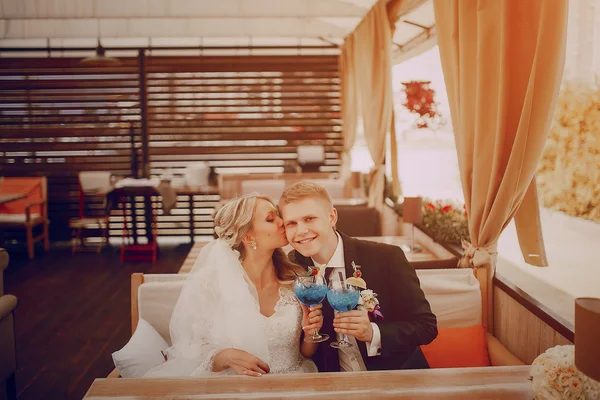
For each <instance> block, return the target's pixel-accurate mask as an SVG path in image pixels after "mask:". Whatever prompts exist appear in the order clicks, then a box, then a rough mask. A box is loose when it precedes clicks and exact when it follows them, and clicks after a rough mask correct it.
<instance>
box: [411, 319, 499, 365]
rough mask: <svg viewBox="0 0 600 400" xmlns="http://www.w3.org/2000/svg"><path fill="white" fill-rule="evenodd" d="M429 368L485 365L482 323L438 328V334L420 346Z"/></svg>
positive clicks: (485, 348) (485, 356) (487, 359)
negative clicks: (463, 326)
mask: <svg viewBox="0 0 600 400" xmlns="http://www.w3.org/2000/svg"><path fill="white" fill-rule="evenodd" d="M421 350H423V353H424V354H425V358H426V359H427V362H428V363H429V366H430V367H431V368H461V367H487V366H490V365H491V364H490V358H489V356H488V351H487V341H486V338H485V329H484V327H483V326H482V325H475V326H468V327H465V328H440V329H439V330H438V336H437V338H435V340H434V341H433V342H431V343H429V344H428V345H425V346H421Z"/></svg>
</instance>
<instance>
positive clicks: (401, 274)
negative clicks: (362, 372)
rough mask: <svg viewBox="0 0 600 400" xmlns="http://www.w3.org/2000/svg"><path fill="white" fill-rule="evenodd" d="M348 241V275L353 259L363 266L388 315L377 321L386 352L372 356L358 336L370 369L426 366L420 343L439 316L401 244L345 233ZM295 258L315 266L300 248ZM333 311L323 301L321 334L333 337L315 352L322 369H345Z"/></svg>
mask: <svg viewBox="0 0 600 400" xmlns="http://www.w3.org/2000/svg"><path fill="white" fill-rule="evenodd" d="M340 235H341V237H342V240H343V244H344V263H345V264H346V265H345V268H346V277H350V276H352V273H353V272H354V270H353V268H352V265H351V264H352V261H354V262H355V264H358V265H360V266H361V272H362V278H363V279H364V280H365V281H366V282H367V288H368V289H371V290H373V291H374V292H375V293H377V299H378V300H379V305H380V307H381V312H382V314H383V316H384V319H383V320H381V319H380V318H378V319H376V320H372V321H373V322H375V323H376V324H377V326H378V327H379V331H380V332H381V355H378V356H373V357H368V356H367V348H366V345H365V343H364V342H361V341H359V340H357V341H356V342H357V343H358V347H359V349H360V353H361V354H362V357H363V360H364V362H365V365H366V367H367V369H368V370H387V369H410V368H423V367H424V368H426V367H427V363H426V361H425V359H424V357H423V354H422V352H421V349H420V348H419V346H420V345H423V344H428V343H430V342H431V341H432V340H433V339H435V337H436V336H437V320H436V317H435V315H434V314H433V313H432V312H431V308H430V306H429V302H428V301H427V300H426V299H425V295H424V294H423V291H422V290H421V286H420V283H419V278H418V277H417V274H416V273H415V270H414V268H413V267H412V266H411V265H410V264H409V262H408V260H407V259H406V256H405V255H404V252H403V251H402V250H401V249H400V248H399V247H398V246H392V245H387V244H382V243H376V242H371V241H367V240H360V239H355V238H351V237H349V236H346V235H344V234H343V233H341V232H340ZM289 258H290V260H292V261H293V262H295V263H297V264H299V265H301V266H303V267H308V266H312V265H313V262H312V259H311V258H310V257H304V256H303V255H302V254H300V253H298V252H297V251H295V250H292V251H291V252H290V253H289ZM333 315H334V314H333V309H332V308H331V306H330V305H329V304H328V303H327V299H325V301H324V302H323V316H324V323H323V328H322V329H321V332H324V333H327V334H329V336H330V339H329V341H327V342H324V343H321V344H320V345H319V349H318V350H317V352H316V353H315V355H314V356H313V360H314V361H315V363H316V364H317V367H318V368H319V371H321V372H335V371H339V370H340V363H339V358H338V351H337V350H336V349H334V348H332V347H331V346H329V342H331V341H332V340H335V337H336V333H335V331H334V330H333V324H332V323H333Z"/></svg>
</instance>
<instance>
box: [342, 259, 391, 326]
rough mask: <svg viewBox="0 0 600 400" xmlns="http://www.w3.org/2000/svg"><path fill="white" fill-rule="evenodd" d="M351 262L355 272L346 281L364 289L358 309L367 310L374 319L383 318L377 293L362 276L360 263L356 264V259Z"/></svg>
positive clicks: (359, 299) (361, 292)
mask: <svg viewBox="0 0 600 400" xmlns="http://www.w3.org/2000/svg"><path fill="white" fill-rule="evenodd" d="M351 264H352V268H353V269H354V272H353V273H352V277H350V278H348V279H346V283H347V284H349V285H352V286H356V287H358V288H360V289H362V290H361V291H360V297H359V298H358V309H359V310H366V311H367V312H368V313H369V314H371V315H372V316H373V318H374V319H375V318H381V319H383V314H382V313H381V311H380V307H379V300H377V293H375V292H373V291H372V290H370V289H367V282H365V280H364V279H363V278H362V272H361V271H360V265H357V264H355V263H354V261H352V263H351Z"/></svg>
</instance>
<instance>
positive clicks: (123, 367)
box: [112, 318, 169, 378]
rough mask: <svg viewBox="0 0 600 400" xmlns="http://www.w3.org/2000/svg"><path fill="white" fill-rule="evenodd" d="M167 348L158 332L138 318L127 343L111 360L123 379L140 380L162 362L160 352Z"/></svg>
mask: <svg viewBox="0 0 600 400" xmlns="http://www.w3.org/2000/svg"><path fill="white" fill-rule="evenodd" d="M168 347H169V345H168V344H167V342H165V340H164V339H163V338H162V337H161V336H160V335H159V334H158V332H156V330H155V329H154V328H153V327H152V326H151V325H150V324H149V323H148V322H146V321H145V320H143V319H141V318H140V320H139V321H138V325H137V328H136V330H135V332H134V334H133V336H131V339H130V340H129V342H128V343H127V344H126V345H125V346H124V347H123V348H122V349H121V350H119V351H115V352H114V353H113V354H112V358H113V362H114V363H115V367H116V368H117V370H118V371H119V374H120V375H121V376H122V377H123V378H141V377H143V376H144V375H145V374H146V373H147V372H148V371H150V369H152V368H153V367H155V366H157V365H158V364H160V363H162V362H163V361H164V358H163V355H162V353H161V351H163V350H166V349H167V348H168Z"/></svg>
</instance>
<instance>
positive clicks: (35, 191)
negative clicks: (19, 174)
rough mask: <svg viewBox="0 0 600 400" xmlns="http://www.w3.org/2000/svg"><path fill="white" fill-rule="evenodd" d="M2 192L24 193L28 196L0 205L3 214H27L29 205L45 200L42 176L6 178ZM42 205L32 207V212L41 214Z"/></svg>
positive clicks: (1, 185) (1, 186) (1, 187)
mask: <svg viewBox="0 0 600 400" xmlns="http://www.w3.org/2000/svg"><path fill="white" fill-rule="evenodd" d="M0 193H24V194H26V195H27V197H25V198H23V199H20V200H15V201H11V202H9V203H5V204H2V205H0V213H1V214H25V208H26V207H27V205H29V204H32V203H37V202H40V201H42V200H43V194H42V180H41V179H40V178H4V181H3V182H2V184H0ZM41 212H42V208H41V206H35V207H32V208H31V213H33V214H35V213H37V214H41Z"/></svg>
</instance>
